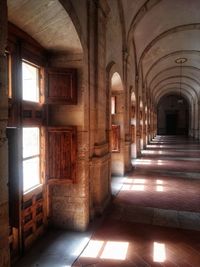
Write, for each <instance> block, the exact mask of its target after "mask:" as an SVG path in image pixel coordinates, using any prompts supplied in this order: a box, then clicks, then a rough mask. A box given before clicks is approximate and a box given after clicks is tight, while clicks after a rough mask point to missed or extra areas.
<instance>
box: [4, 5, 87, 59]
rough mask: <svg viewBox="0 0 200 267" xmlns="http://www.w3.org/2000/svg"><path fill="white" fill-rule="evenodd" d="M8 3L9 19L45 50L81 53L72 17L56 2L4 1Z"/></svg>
mask: <svg viewBox="0 0 200 267" xmlns="http://www.w3.org/2000/svg"><path fill="white" fill-rule="evenodd" d="M7 4H8V20H9V21H10V22H12V23H13V24H15V25H16V26H18V27H19V28H20V29H22V30H23V31H25V32H27V33H28V34H29V35H30V36H31V37H33V38H34V39H35V40H36V41H38V43H40V44H41V45H42V46H43V47H44V48H46V49H47V50H49V51H52V52H53V51H59V52H68V53H76V54H78V53H81V52H82V47H81V43H80V40H79V37H78V35H77V32H76V30H75V27H74V25H73V23H72V21H71V18H70V17H69V15H68V14H67V12H66V10H65V9H64V7H63V6H62V5H61V4H60V2H59V1H58V0H17V1H13V0H7Z"/></svg>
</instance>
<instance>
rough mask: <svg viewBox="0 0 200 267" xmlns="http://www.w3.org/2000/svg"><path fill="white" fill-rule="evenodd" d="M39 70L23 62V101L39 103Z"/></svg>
mask: <svg viewBox="0 0 200 267" xmlns="http://www.w3.org/2000/svg"><path fill="white" fill-rule="evenodd" d="M38 72H39V71H38V68H36V67H34V66H31V65H29V64H27V63H25V62H22V88H23V90H22V99H23V100H28V101H33V102H39V80H38V76H39V75H38Z"/></svg>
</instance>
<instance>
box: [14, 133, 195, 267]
mask: <svg viewBox="0 0 200 267" xmlns="http://www.w3.org/2000/svg"><path fill="white" fill-rule="evenodd" d="M199 163H200V144H199V143H197V142H194V141H193V140H190V139H184V138H182V137H178V138H176V137H157V138H155V139H154V140H153V141H152V142H151V144H149V145H148V147H147V149H146V150H144V151H143V152H142V157H141V158H140V159H138V160H135V161H133V164H134V165H135V169H134V171H133V172H132V173H129V174H128V175H127V176H126V177H115V178H113V180H112V189H113V195H114V199H113V202H112V205H111V207H110V209H109V210H108V214H107V215H106V216H105V218H104V219H103V221H102V222H101V223H99V224H98V227H97V226H96V225H94V226H93V227H92V228H91V229H90V231H88V232H87V233H82V234H81V233H80V234H79V233H72V232H68V233H65V232H62V233H60V234H59V235H57V233H51V235H52V238H50V240H48V239H47V241H46V242H45V239H44V240H43V241H41V242H39V243H40V245H39V246H37V248H36V249H34V248H33V250H32V254H31V253H29V254H27V255H26V257H24V259H22V260H21V263H19V264H18V265H17V266H15V267H25V266H26V267H36V266H38V267H69V266H71V263H72V262H73V261H74V260H75V259H76V257H78V258H77V259H76V261H75V262H74V264H73V266H74V267H79V266H82V267H83V266H90V267H107V266H108V267H109V266H112V267H117V266H121V267H154V266H155V267H156V266H165V267H175V266H176V267H177V266H178V267H200V164H199ZM164 226H168V227H164ZM178 228H179V229H178ZM180 228H182V229H180ZM188 229H190V230H188ZM191 229H195V230H199V231H194V230H191ZM86 245H87V246H86ZM84 247H85V249H84V250H83V248H84ZM81 252H82V253H81ZM79 254H81V255H80V256H79Z"/></svg>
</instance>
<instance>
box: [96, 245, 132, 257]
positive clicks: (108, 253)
mask: <svg viewBox="0 0 200 267" xmlns="http://www.w3.org/2000/svg"><path fill="white" fill-rule="evenodd" d="M128 246H129V243H128V242H113V241H108V242H107V243H106V245H105V248H104V250H103V253H102V255H101V257H100V258H101V259H113V260H125V259H126V255H127V251H128Z"/></svg>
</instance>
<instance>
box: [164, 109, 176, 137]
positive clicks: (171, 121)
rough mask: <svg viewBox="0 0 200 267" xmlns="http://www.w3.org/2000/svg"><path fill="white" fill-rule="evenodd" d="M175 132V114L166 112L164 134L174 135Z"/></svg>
mask: <svg viewBox="0 0 200 267" xmlns="http://www.w3.org/2000/svg"><path fill="white" fill-rule="evenodd" d="M176 132H177V114H166V134H167V135H175V134H176Z"/></svg>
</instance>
